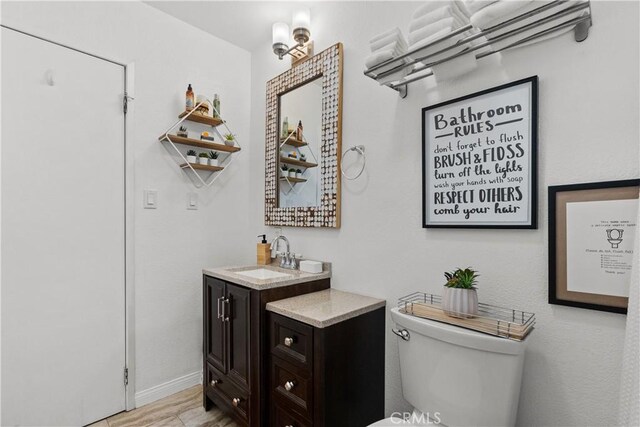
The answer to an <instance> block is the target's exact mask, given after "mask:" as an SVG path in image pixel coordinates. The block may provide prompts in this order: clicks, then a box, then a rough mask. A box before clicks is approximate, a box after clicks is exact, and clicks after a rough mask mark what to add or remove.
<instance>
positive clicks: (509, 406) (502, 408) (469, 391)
mask: <svg viewBox="0 0 640 427" xmlns="http://www.w3.org/2000/svg"><path fill="white" fill-rule="evenodd" d="M391 318H392V319H393V321H394V322H395V323H396V325H397V327H398V329H400V330H401V331H402V330H406V331H407V333H405V334H404V336H405V338H406V339H402V338H398V353H399V356H400V373H401V378H402V394H403V397H404V398H405V400H407V401H408V402H409V403H410V404H411V405H412V406H413V407H414V408H415V409H414V411H413V413H404V412H395V413H393V414H392V415H393V416H392V417H390V418H386V419H384V420H380V421H378V422H376V423H374V424H371V426H376V427H382V426H385V427H392V426H413V425H415V426H419V425H443V426H492V427H497V426H513V425H515V420H516V415H517V410H518V399H519V396H520V383H521V380H522V368H523V365H524V354H525V348H526V344H527V340H526V339H525V340H524V341H514V340H510V339H506V338H500V337H496V336H492V335H487V334H483V333H481V332H475V331H471V330H468V329H464V328H459V327H456V326H452V325H448V324H445V323H440V322H436V321H432V320H428V319H423V318H419V317H415V316H412V315H408V314H405V313H401V312H400V311H399V309H398V308H392V309H391Z"/></svg>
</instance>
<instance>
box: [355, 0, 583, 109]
mask: <svg viewBox="0 0 640 427" xmlns="http://www.w3.org/2000/svg"><path fill="white" fill-rule="evenodd" d="M581 11H585V12H586V13H583V14H582V15H580V16H577V17H573V18H571V17H570V15H575V14H576V12H581ZM549 12H552V13H553V14H552V15H548V16H545V17H543V18H541V19H538V20H535V21H533V22H530V23H528V24H526V25H524V24H523V23H522V21H525V20H529V19H530V18H532V17H535V16H537V15H540V14H542V13H545V14H548V13H549ZM591 23H592V21H591V3H590V1H580V2H575V1H567V0H556V1H552V2H549V3H542V2H541V6H540V7H537V8H536V9H533V10H531V11H529V12H526V13H523V14H521V15H518V16H516V17H514V18H512V19H509V20H506V21H504V22H501V23H500V24H497V25H494V26H492V27H490V28H486V29H484V30H478V29H476V28H475V27H473V26H472V25H471V24H467V25H465V26H463V27H461V28H459V29H457V30H455V31H452V32H451V33H449V34H446V35H445V36H443V37H441V38H438V39H437V40H434V41H433V42H431V43H429V44H426V45H424V46H420V47H418V48H415V49H412V50H409V51H408V52H406V53H404V54H402V55H398V56H396V57H394V58H391V59H389V60H387V61H384V62H381V63H380V64H377V65H375V66H373V67H371V68H369V69H367V70H366V71H365V72H364V74H365V76H367V77H370V78H372V79H374V80H376V81H379V80H380V79H382V78H384V77H387V76H389V75H391V74H393V73H396V72H398V71H401V70H403V69H407V72H408V74H407V75H406V77H404V78H402V79H400V80H397V81H390V82H385V83H383V85H384V86H387V87H390V88H391V89H394V90H396V91H398V92H399V94H400V96H401V97H402V98H404V97H406V96H407V86H408V85H409V84H410V83H413V82H416V81H418V80H422V79H424V78H427V77H429V76H432V75H433V71H432V70H431V67H433V66H434V65H439V64H443V63H445V62H448V61H451V60H453V59H456V58H458V57H460V56H463V55H466V54H469V53H471V52H476V51H481V50H483V51H481V52H478V53H477V54H476V55H475V57H476V59H482V58H485V57H487V56H490V55H493V54H495V53H499V52H502V51H505V50H507V49H511V48H514V47H517V46H520V45H523V44H526V43H530V42H533V41H535V40H538V39H540V38H543V37H547V36H550V35H551V34H553V33H556V32H558V31H561V30H565V31H566V30H567V29H569V28H571V27H575V28H574V33H575V40H576V41H577V42H581V41H584V40H586V38H587V37H588V35H589V28H590V27H591ZM554 24H555V25H554ZM542 26H545V27H546V29H544V30H541V31H539V32H535V33H533V34H531V35H528V36H526V37H521V38H519V37H518V36H519V35H522V34H523V33H525V32H531V31H535V29H536V28H540V27H542ZM501 30H507V31H506V32H504V33H500V34H498V35H495V36H493V37H492V34H494V33H496V32H498V31H501ZM467 31H473V33H472V34H471V35H468V36H466V37H464V38H462V39H460V40H459V41H458V42H457V43H455V44H453V45H450V46H446V47H443V48H442V49H440V50H438V51H436V52H433V53H431V54H429V55H423V56H420V52H421V51H425V50H428V49H429V48H436V49H437V47H438V45H441V44H442V43H443V42H445V41H447V40H450V39H451V38H453V37H456V36H459V35H461V34H463V33H465V32H467ZM485 40H486V41H485ZM472 42H475V43H474V44H472ZM498 42H500V43H501V44H504V43H506V46H503V47H500V48H498V49H494V48H493V47H492V45H493V44H496V43H498ZM460 48H462V50H460ZM449 51H455V52H456V53H452V54H451V55H449V56H446V57H444V58H442V55H443V54H446V53H447V52H449ZM435 57H440V58H441V59H438V60H431V61H430V58H431V59H433V58H435ZM390 67H391V68H390ZM381 69H384V71H378V70H381ZM376 71H378V72H376Z"/></svg>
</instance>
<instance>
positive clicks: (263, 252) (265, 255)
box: [258, 234, 271, 265]
mask: <svg viewBox="0 0 640 427" xmlns="http://www.w3.org/2000/svg"><path fill="white" fill-rule="evenodd" d="M258 237H262V241H261V242H260V243H258V265H269V264H271V243H267V235H266V234H259V235H258Z"/></svg>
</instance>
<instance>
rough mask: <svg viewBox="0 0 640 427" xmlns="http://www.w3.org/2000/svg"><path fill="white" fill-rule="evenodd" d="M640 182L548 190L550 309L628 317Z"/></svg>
mask: <svg viewBox="0 0 640 427" xmlns="http://www.w3.org/2000/svg"><path fill="white" fill-rule="evenodd" d="M639 190H640V179H632V180H625V181H610V182H595V183H589V184H574V185H560V186H553V187H549V304H560V305H568V306H572V307H580V308H590V309H593V310H603V311H611V312H614V313H626V312H627V302H628V299H629V298H628V297H629V283H630V280H631V265H632V262H633V251H634V244H635V236H636V227H637V226H638V224H637V222H638V191H639Z"/></svg>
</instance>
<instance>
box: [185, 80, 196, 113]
mask: <svg viewBox="0 0 640 427" xmlns="http://www.w3.org/2000/svg"><path fill="white" fill-rule="evenodd" d="M194 106H195V95H194V94H193V89H191V83H189V87H188V88H187V93H186V99H185V107H186V108H185V109H186V110H187V111H191V110H193V107H194Z"/></svg>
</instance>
